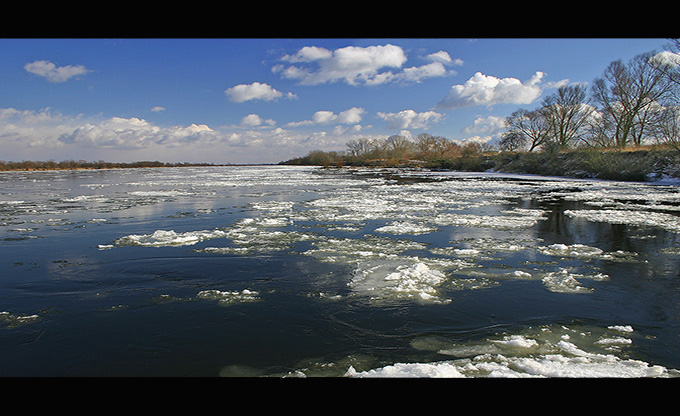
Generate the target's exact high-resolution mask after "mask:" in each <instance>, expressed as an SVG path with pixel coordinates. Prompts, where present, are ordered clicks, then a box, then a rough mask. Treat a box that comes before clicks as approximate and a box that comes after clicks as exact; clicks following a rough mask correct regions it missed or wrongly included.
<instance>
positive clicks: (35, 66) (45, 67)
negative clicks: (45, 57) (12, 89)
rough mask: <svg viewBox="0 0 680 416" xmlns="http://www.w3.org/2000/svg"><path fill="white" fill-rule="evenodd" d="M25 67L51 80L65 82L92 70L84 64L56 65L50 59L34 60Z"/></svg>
mask: <svg viewBox="0 0 680 416" xmlns="http://www.w3.org/2000/svg"><path fill="white" fill-rule="evenodd" d="M24 69H25V70H26V71H28V72H30V73H32V74H35V75H38V76H41V77H43V78H45V79H46V80H48V81H49V82H55V83H56V82H65V81H68V80H69V79H70V78H73V77H75V76H78V75H82V74H86V73H88V72H90V70H88V69H87V68H85V67H84V66H83V65H66V66H56V65H55V64H53V63H52V62H50V61H33V62H29V63H27V64H26V65H24Z"/></svg>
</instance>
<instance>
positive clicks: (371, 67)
mask: <svg viewBox="0 0 680 416" xmlns="http://www.w3.org/2000/svg"><path fill="white" fill-rule="evenodd" d="M447 56H448V54H446V52H443V53H442V52H437V53H436V54H433V55H432V56H431V60H432V62H430V63H429V64H426V65H423V66H422V67H410V68H406V69H404V70H402V69H401V68H402V66H403V65H404V64H405V63H406V61H407V57H406V53H405V52H404V50H403V49H402V48H401V47H399V46H395V45H390V44H387V45H381V46H368V47H358V46H348V47H344V48H339V49H336V50H334V51H331V50H329V49H326V48H320V47H315V46H306V47H304V48H302V49H300V50H298V51H297V52H296V53H295V54H292V55H285V56H284V57H283V58H281V61H283V62H287V63H288V64H291V65H288V66H287V65H286V64H284V65H277V66H275V67H274V68H273V69H272V70H273V71H274V72H278V73H280V75H281V76H282V77H283V78H287V79H296V80H298V81H299V82H300V84H303V85H317V84H323V83H333V82H345V83H347V84H349V85H379V84H385V83H388V82H399V81H411V82H413V81H415V82H418V81H420V80H421V79H423V78H427V77H434V76H442V75H444V74H446V73H447V71H446V70H445V68H444V65H445V64H449V63H452V62H453V61H452V60H451V58H450V56H449V57H448V61H447ZM393 71H396V72H393Z"/></svg>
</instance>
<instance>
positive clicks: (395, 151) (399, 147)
mask: <svg viewBox="0 0 680 416" xmlns="http://www.w3.org/2000/svg"><path fill="white" fill-rule="evenodd" d="M384 150H385V153H386V154H387V156H388V157H391V158H397V159H398V158H403V157H405V156H406V155H407V154H408V153H410V152H411V151H412V150H413V142H411V141H410V140H409V139H407V138H406V137H405V136H401V135H393V136H390V137H388V138H387V140H385V143H384Z"/></svg>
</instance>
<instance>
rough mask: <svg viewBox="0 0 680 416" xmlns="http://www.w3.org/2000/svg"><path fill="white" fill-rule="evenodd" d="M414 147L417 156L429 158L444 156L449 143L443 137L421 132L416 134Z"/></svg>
mask: <svg viewBox="0 0 680 416" xmlns="http://www.w3.org/2000/svg"><path fill="white" fill-rule="evenodd" d="M414 147H415V151H416V152H417V153H418V157H422V158H424V159H430V160H431V159H440V158H443V157H445V155H446V153H447V151H448V150H449V148H450V143H449V140H448V139H446V138H444V137H441V136H432V135H431V134H429V133H421V134H419V135H418V136H416V139H415V143H414Z"/></svg>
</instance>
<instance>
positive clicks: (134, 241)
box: [114, 229, 227, 247]
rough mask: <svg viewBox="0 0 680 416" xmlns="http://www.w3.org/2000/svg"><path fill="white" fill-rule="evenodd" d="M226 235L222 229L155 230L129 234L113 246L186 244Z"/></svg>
mask: <svg viewBox="0 0 680 416" xmlns="http://www.w3.org/2000/svg"><path fill="white" fill-rule="evenodd" d="M225 236H227V232H226V231H224V230H219V229H215V230H203V231H188V232H184V233H177V232H175V231H173V230H156V231H154V232H153V233H151V234H130V235H126V236H123V237H120V238H118V239H116V240H115V241H114V245H115V246H144V247H162V246H186V245H194V244H196V243H198V242H200V241H203V240H207V239H212V238H221V237H225Z"/></svg>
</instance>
